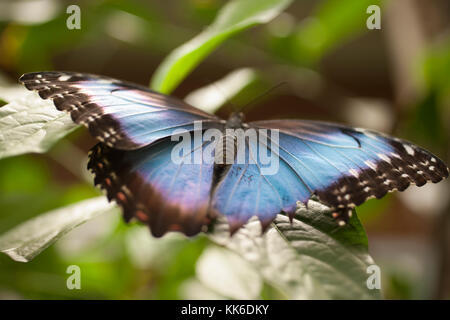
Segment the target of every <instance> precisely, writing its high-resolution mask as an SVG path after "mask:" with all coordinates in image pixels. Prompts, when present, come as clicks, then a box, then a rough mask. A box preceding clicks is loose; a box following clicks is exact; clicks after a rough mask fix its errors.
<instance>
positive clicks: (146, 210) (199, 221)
mask: <svg viewBox="0 0 450 320" xmlns="http://www.w3.org/2000/svg"><path fill="white" fill-rule="evenodd" d="M177 143H178V142H177V141H171V139H170V138H165V139H162V140H160V141H158V142H156V143H154V144H152V145H150V146H147V147H144V148H141V149H138V150H131V151H124V150H118V149H113V148H110V147H108V146H106V145H104V144H101V143H100V144H98V145H96V146H95V147H94V148H93V149H92V150H91V153H90V156H89V163H88V168H89V169H90V170H91V171H92V172H93V173H94V174H95V180H94V181H95V184H97V185H100V186H101V187H102V188H103V189H105V190H106V193H107V196H108V199H110V200H111V199H114V200H115V201H116V202H117V203H118V204H119V205H120V206H121V207H122V208H123V212H124V217H125V220H127V221H128V220H130V219H131V218H133V217H135V218H137V219H138V220H140V221H142V222H144V223H146V224H148V225H149V226H150V230H151V232H152V234H153V235H154V236H156V237H160V236H162V235H164V234H165V233H166V232H167V231H181V232H183V233H184V234H186V235H188V236H192V235H195V234H197V233H199V232H200V231H201V229H202V227H203V226H204V225H207V224H208V223H209V222H210V220H211V219H212V218H214V217H215V215H216V214H215V213H214V211H211V210H209V198H210V191H211V185H212V179H213V166H214V163H208V161H203V162H202V163H201V164H198V163H195V159H194V158H193V157H194V153H195V152H196V151H199V150H202V152H203V156H204V157H206V156H207V153H208V146H209V142H207V143H203V144H201V145H200V146H195V145H194V141H192V148H191V149H190V152H188V153H186V154H185V155H184V156H183V157H182V158H181V160H180V161H174V159H173V155H172V151H173V150H175V149H174V148H175V146H176V144H177ZM209 150H210V151H211V149H209Z"/></svg>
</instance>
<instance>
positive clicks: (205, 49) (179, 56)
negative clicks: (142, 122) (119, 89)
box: [151, 0, 292, 93]
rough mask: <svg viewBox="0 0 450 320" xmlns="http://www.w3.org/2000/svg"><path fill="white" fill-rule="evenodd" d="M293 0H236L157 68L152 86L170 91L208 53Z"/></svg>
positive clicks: (274, 15) (282, 8) (277, 12)
mask: <svg viewBox="0 0 450 320" xmlns="http://www.w3.org/2000/svg"><path fill="white" fill-rule="evenodd" d="M291 1H292V0H265V1H253V0H234V1H230V2H228V3H227V4H226V5H225V6H224V7H223V8H222V9H221V10H220V12H219V14H218V16H217V18H216V20H215V21H214V22H213V23H212V24H211V25H210V26H209V27H208V28H207V29H205V31H203V32H201V33H200V34H199V35H197V36H196V37H195V38H193V39H191V40H190V41H188V42H186V43H185V44H183V45H182V46H180V47H178V48H177V49H175V50H174V51H172V53H170V54H169V56H167V57H166V59H165V60H164V61H163V62H162V63H161V65H160V66H159V67H158V69H157V70H156V72H155V74H154V75H153V78H152V81H151V87H152V89H154V90H156V91H159V92H163V93H170V92H171V91H172V90H173V89H174V88H175V87H176V86H177V85H178V84H179V83H180V82H181V81H182V80H183V79H184V78H185V77H186V76H187V75H188V74H189V72H191V71H192V69H194V68H195V67H196V66H197V65H198V64H199V63H200V62H201V61H202V60H203V59H204V58H205V57H206V56H207V55H208V54H210V53H211V52H212V51H213V50H214V49H215V48H216V47H217V46H219V45H220V44H221V43H222V42H223V41H225V40H226V39H228V38H229V37H231V36H232V35H234V34H236V33H238V32H240V31H242V30H244V29H247V28H249V27H251V26H253V25H256V24H261V23H267V22H269V21H270V20H272V19H273V18H275V17H276V16H277V15H278V14H279V13H280V12H282V11H283V10H284V9H285V8H286V7H287V6H288V5H289V4H290V3H291Z"/></svg>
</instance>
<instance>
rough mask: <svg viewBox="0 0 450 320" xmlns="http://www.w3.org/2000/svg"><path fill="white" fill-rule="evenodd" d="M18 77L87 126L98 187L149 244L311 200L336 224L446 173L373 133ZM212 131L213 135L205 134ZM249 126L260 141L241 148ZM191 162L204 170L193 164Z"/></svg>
mask: <svg viewBox="0 0 450 320" xmlns="http://www.w3.org/2000/svg"><path fill="white" fill-rule="evenodd" d="M20 81H21V82H22V83H24V84H25V86H26V87H27V88H28V89H31V90H36V91H38V93H39V94H40V96H41V97H42V98H44V99H47V98H50V99H53V102H54V104H55V106H56V107H57V108H58V109H59V110H64V111H67V112H70V114H71V116H72V119H73V120H74V122H76V123H79V124H83V125H85V126H86V127H88V128H89V131H90V132H91V134H92V135H93V136H94V137H96V138H97V139H98V140H99V141H100V143H99V144H98V145H96V146H95V147H94V148H93V149H92V151H91V154H90V159H89V163H88V167H89V168H90V169H91V170H92V171H93V172H94V174H95V180H94V182H95V183H96V184H99V185H101V187H102V188H104V189H105V190H106V192H107V196H108V198H109V199H111V200H112V199H113V200H115V201H116V202H117V203H118V204H119V205H120V206H121V207H122V208H123V212H124V217H125V219H126V220H129V219H131V218H137V219H138V220H140V221H142V222H144V223H147V224H148V225H149V226H150V229H151V231H152V233H153V234H154V235H155V236H161V235H163V234H164V233H166V232H167V231H181V232H183V233H185V234H187V235H194V234H197V233H198V232H200V231H201V230H202V229H203V228H204V227H205V226H207V225H208V224H209V223H210V222H211V220H213V219H214V218H216V217H217V216H219V215H224V216H226V218H227V219H228V222H229V225H230V228H231V231H232V232H234V231H236V230H238V229H239V228H240V227H241V226H242V225H243V224H244V223H245V222H247V221H248V219H249V218H251V217H252V216H257V217H258V218H259V220H260V221H261V223H262V225H263V227H264V228H265V227H267V226H268V225H269V224H270V222H271V221H272V220H273V219H274V217H275V216H276V215H277V214H278V213H280V212H284V213H286V214H288V215H289V216H290V217H293V214H294V212H295V208H296V203H297V201H301V202H302V203H307V201H308V200H309V199H310V197H311V196H312V195H315V196H317V197H318V198H319V200H320V201H321V202H323V203H324V204H326V205H327V206H329V207H330V208H332V209H333V210H334V213H333V216H334V217H335V218H336V219H337V221H338V222H339V223H340V224H344V223H345V221H346V220H348V218H349V215H350V214H351V210H352V208H354V207H355V206H357V205H360V204H361V203H363V202H364V201H366V200H367V199H369V198H372V197H376V198H381V197H383V196H384V195H385V194H386V193H387V192H391V191H394V190H399V191H403V190H405V189H406V188H407V187H408V186H409V185H411V184H416V185H419V186H420V185H423V184H425V183H426V182H428V181H431V182H434V183H435V182H439V181H440V180H442V179H443V178H446V177H448V174H449V172H448V168H447V166H446V165H445V164H444V163H443V162H442V161H441V160H440V159H438V158H437V157H436V156H434V155H433V154H431V153H429V152H428V151H426V150H424V149H422V148H420V147H418V146H416V145H414V144H412V143H410V142H407V141H404V140H400V139H397V138H393V137H389V136H387V135H384V134H380V133H377V132H373V131H370V130H365V129H358V128H352V127H347V126H343V125H338V124H331V123H325V122H318V121H307V120H268V121H257V122H250V123H245V122H244V121H243V115H242V114H240V113H234V114H232V115H231V116H230V118H229V119H228V120H227V121H224V120H221V119H219V118H217V117H216V116H214V115H211V114H208V113H205V112H203V111H200V110H198V109H196V108H195V107H192V106H190V105H187V104H186V103H184V102H182V101H179V100H176V99H175V98H172V97H169V96H165V95H162V94H159V93H156V92H153V91H150V90H148V89H146V88H145V87H142V86H138V85H134V84H130V83H126V82H122V81H119V80H115V79H111V78H106V77H100V76H94V75H88V74H78V73H69V72H38V73H29V74H25V75H24V76H22V78H21V80H20ZM198 123H200V124H201V128H200V129H199V128H198V126H197V124H198ZM175 130H181V131H184V132H185V133H187V137H186V138H187V141H188V142H187V146H189V147H191V148H190V150H191V151H190V152H188V153H187V154H184V155H183V157H181V161H178V162H175V161H173V155H174V153H173V151H174V150H176V148H177V147H178V146H179V145H178V143H179V141H176V140H174V139H173V137H174V132H175ZM208 130H215V132H219V133H220V134H221V136H220V138H218V139H214V140H213V139H208V138H206V133H207V132H208ZM251 130H254V131H256V132H257V134H258V139H259V138H260V137H264V138H265V139H263V141H264V142H263V143H261V142H260V141H259V140H258V141H256V140H255V141H254V140H252V139H251V138H249V136H244V137H245V138H244V139H243V140H239V134H238V133H239V132H241V133H244V134H246V133H247V132H249V131H251ZM236 132H238V133H236ZM198 137H201V140H200V142H199V141H197V140H198V139H197V138H198ZM264 148H265V149H266V150H265V153H261V152H260V150H261V149H264ZM240 151H242V152H243V154H244V156H243V157H240V153H239V152H240ZM211 155H212V158H213V159H214V161H212V162H211V161H207V158H208V156H211ZM227 155H229V156H228V157H227ZM197 156H199V157H200V158H199V159H200V160H201V161H200V162H199V161H197V162H196V161H191V160H198V159H197V158H196V157H197ZM228 158H229V159H228ZM266 158H269V159H276V160H277V161H276V162H274V163H272V162H270V166H271V165H272V164H276V166H275V168H276V170H275V171H274V172H269V171H267V170H265V169H267V162H265V161H266V160H267V159H266ZM219 160H220V161H219ZM224 160H226V161H224ZM229 160H231V161H229Z"/></svg>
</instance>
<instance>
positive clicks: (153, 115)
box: [20, 71, 218, 150]
mask: <svg viewBox="0 0 450 320" xmlns="http://www.w3.org/2000/svg"><path fill="white" fill-rule="evenodd" d="M20 81H21V82H22V83H23V84H24V85H25V86H26V87H27V88H28V89H30V90H36V91H37V92H38V93H39V95H40V96H41V97H42V98H43V99H52V100H53V102H54V104H55V106H56V107H57V108H58V109H59V110H64V111H68V112H70V115H71V117H72V119H73V121H74V122H75V123H78V124H83V125H85V126H86V127H88V128H89V131H90V132H91V134H92V135H93V136H94V137H95V138H97V139H98V140H99V141H101V142H103V143H105V144H107V145H108V146H110V147H114V148H118V149H124V150H132V149H137V148H140V147H143V146H146V145H149V144H151V143H152V142H155V141H157V140H158V139H160V138H163V137H167V136H170V135H171V134H172V133H173V131H174V130H176V129H184V130H188V131H192V130H194V121H198V120H202V122H203V127H204V128H208V127H210V126H215V125H216V123H217V121H218V119H217V118H216V117H215V116H213V115H210V114H208V113H205V112H203V111H201V110H199V109H196V108H194V107H192V106H190V105H188V104H186V103H184V102H182V101H180V100H177V99H175V98H173V97H169V96H166V95H163V94H160V93H157V92H154V91H151V90H149V89H147V88H145V87H143V86H139V85H136V84H132V83H128V82H123V81H119V80H116V79H112V78H108V77H101V76H96V75H90V74H80V73H73V72H58V71H55V72H36V73H27V74H25V75H23V76H22V77H21V78H20Z"/></svg>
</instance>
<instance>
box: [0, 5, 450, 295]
mask: <svg viewBox="0 0 450 320" xmlns="http://www.w3.org/2000/svg"><path fill="white" fill-rule="evenodd" d="M73 2H74V1H59V0H58V1H57V0H30V1H24V0H14V1H7V0H0V87H6V86H12V85H16V83H17V79H18V78H19V76H20V75H21V74H22V73H25V72H31V71H43V70H70V71H79V72H90V73H97V74H102V75H108V76H112V77H115V78H119V79H124V80H129V81H133V82H137V83H140V84H143V85H148V84H149V82H150V78H151V75H152V74H153V72H154V71H155V69H156V68H157V66H158V65H159V63H160V62H161V61H162V60H163V59H164V57H165V56H167V54H168V53H169V52H171V51H172V50H173V49H174V48H176V47H178V46H179V45H181V44H183V43H184V42H186V41H188V40H189V39H191V38H193V37H194V36H195V35H196V34H198V33H199V32H201V31H202V30H203V29H204V28H205V27H206V26H207V25H209V24H210V23H211V22H212V21H213V20H214V17H215V16H216V13H217V12H218V10H219V9H220V8H221V7H222V6H223V5H224V4H225V3H226V1H221V0H182V1H144V0H142V1H139V0H131V1H119V0H117V1H114V0H102V1H100V0H98V1H76V4H78V5H79V6H80V8H81V29H80V30H68V29H67V28H66V19H67V17H68V14H67V13H66V8H67V6H68V5H70V4H73ZM371 4H378V5H380V6H381V8H382V13H381V29H380V30H377V29H375V30H368V28H367V27H366V19H367V18H368V17H369V14H367V13H366V8H367V7H368V6H369V5H371ZM248 67H249V68H252V69H253V70H254V72H252V78H251V81H248V84H247V85H246V86H245V87H244V88H242V89H241V90H239V92H237V94H236V96H234V97H233V98H232V99H231V101H230V104H227V105H225V106H223V107H222V108H221V109H220V110H219V111H218V114H219V115H220V116H223V117H227V115H228V114H229V113H230V112H231V111H232V108H231V107H230V105H231V104H232V105H234V106H244V105H245V104H247V103H248V102H249V101H252V100H253V99H255V98H256V97H258V96H260V95H261V94H263V93H264V92H266V91H267V90H268V89H270V88H272V87H273V86H276V85H278V84H280V83H282V82H283V83H285V84H284V85H283V86H281V87H279V88H277V89H276V90H274V91H271V92H270V94H268V95H265V96H264V97H263V98H261V99H259V100H258V103H255V104H252V105H251V107H249V108H248V109H247V110H246V114H247V120H262V119H271V118H304V119H321V120H328V121H335V122H343V123H347V124H350V125H355V126H361V127H368V128H372V129H376V130H380V131H384V132H387V133H390V134H394V135H396V136H399V137H401V138H405V139H408V140H411V141H413V142H415V143H417V144H419V145H421V146H423V147H425V148H426V149H429V150H430V151H432V152H434V153H435V154H436V155H438V156H439V157H441V158H442V159H443V160H445V161H446V162H447V163H450V2H449V1H447V0H430V1H420V0H395V1H388V0H386V1H376V0H371V1H366V0H345V1H337V0H297V1H294V2H293V3H292V4H291V5H290V6H289V7H288V9H287V10H286V11H285V12H284V13H282V14H281V15H279V16H278V17H277V18H275V19H274V20H273V21H272V22H270V23H268V24H265V25H261V26H257V27H255V28H252V29H250V30H247V31H245V32H243V33H241V34H239V35H237V36H235V37H233V38H232V39H230V40H228V41H227V42H226V43H225V44H224V45H222V46H221V47H219V49H218V50H216V51H214V52H213V54H211V55H210V56H208V57H207V58H206V59H205V60H204V61H203V62H202V63H201V64H200V65H199V66H198V67H197V68H196V69H195V70H194V72H192V73H191V74H190V75H189V76H188V77H187V78H186V80H185V81H183V82H182V84H181V85H180V86H179V87H178V88H177V89H176V90H175V91H174V92H173V95H175V96H177V97H179V98H185V97H186V96H187V95H188V94H189V93H190V92H192V91H193V90H196V89H198V88H201V87H204V86H206V85H208V84H210V83H211V82H214V81H217V80H220V79H222V78H224V77H226V76H227V75H228V74H230V72H233V71H235V70H236V69H240V68H248ZM242 76H244V74H243V75H242ZM219 87H220V86H219ZM219 89H220V88H219ZM217 94H218V95H219V96H220V94H221V93H220V90H218V92H217ZM3 104H4V103H3V102H1V101H0V106H1V105H3ZM94 143H95V141H94V140H93V139H92V138H91V137H90V136H89V134H88V133H87V131H86V130H84V129H78V130H76V131H75V132H73V133H71V134H70V135H69V136H68V138H67V139H64V140H62V141H60V142H59V143H58V144H57V145H56V146H54V147H53V148H52V149H51V150H50V152H48V153H46V154H42V155H24V156H17V157H12V158H7V159H3V160H0V233H3V232H5V231H6V230H9V229H11V228H12V227H14V226H16V225H18V224H19V223H21V222H23V221H25V220H27V219H29V218H31V217H33V216H36V215H38V214H40V213H42V212H45V211H48V210H50V209H53V208H57V207H60V206H63V205H67V204H70V203H73V202H77V201H79V200H81V199H86V198H89V197H93V196H96V195H99V194H100V193H99V191H98V190H96V189H95V188H93V186H92V184H91V183H90V182H89V181H88V180H86V178H85V172H84V167H85V164H86V159H87V151H88V150H89V148H90V147H92V146H93V145H94ZM449 194H450V186H449V183H448V181H445V182H443V183H440V184H437V185H426V186H424V187H422V188H417V187H411V188H410V189H408V190H407V192H404V193H402V194H399V193H395V194H391V195H388V196H386V197H385V198H383V199H382V200H370V201H368V202H367V203H366V204H364V205H363V206H361V207H360V208H358V209H357V212H358V215H359V217H360V219H361V220H362V222H363V224H364V226H365V228H366V230H367V233H368V237H369V251H370V254H371V255H372V257H373V258H374V259H375V261H376V263H377V264H378V265H380V267H381V270H382V276H383V282H382V288H383V293H384V297H385V298H387V299H417V298H423V299H432V298H440V299H443V298H444V299H448V298H450V202H449ZM216 251H217V248H215V247H214V246H213V245H212V244H211V243H209V240H208V239H207V238H205V237H203V236H199V237H196V238H193V239H188V240H187V239H185V238H184V237H182V236H180V235H177V234H170V235H168V236H166V237H164V238H163V239H162V240H155V239H152V238H151V237H150V235H149V232H148V230H146V229H145V228H143V227H142V226H140V225H138V224H131V225H126V224H125V223H124V222H123V221H122V219H121V217H120V216H119V215H114V216H111V215H109V216H100V217H98V218H96V219H94V220H92V221H89V222H88V223H86V224H85V225H83V226H81V227H80V228H78V229H76V230H75V231H73V232H71V233H70V234H69V235H67V236H66V237H64V238H63V239H62V240H60V241H58V242H57V243H56V244H55V245H53V246H52V247H50V248H49V249H47V250H46V251H44V252H43V253H42V254H41V255H39V256H38V257H37V258H35V259H34V260H33V261H32V262H30V263H27V264H23V263H19V262H14V261H12V260H11V259H10V258H9V257H7V256H4V255H1V256H0V299H11V298H50V299H67V298H77V299H90V298H98V299H111V298H113V299H149V298H150V299H182V298H206V299H213V298H223V297H225V298H283V297H282V295H281V294H280V293H278V292H276V290H274V289H273V288H270V286H269V285H267V284H260V285H259V287H258V288H256V289H249V288H239V283H237V284H236V283H235V284H234V285H235V286H237V288H236V290H231V291H230V292H228V293H223V292H218V291H217V290H215V288H212V287H211V286H210V285H209V284H208V283H207V282H208V281H205V277H204V276H203V275H204V273H205V269H206V268H208V267H209V266H210V264H209V263H210V259H211V257H212V256H214V254H217V252H216ZM71 264H76V265H79V266H80V267H81V269H82V270H83V274H82V284H83V288H82V289H83V290H72V291H70V290H67V288H66V286H65V283H66V282H65V279H66V278H67V274H66V268H67V266H68V265H71ZM233 292H234V293H233ZM236 292H239V293H236ZM236 295H237V296H236Z"/></svg>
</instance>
